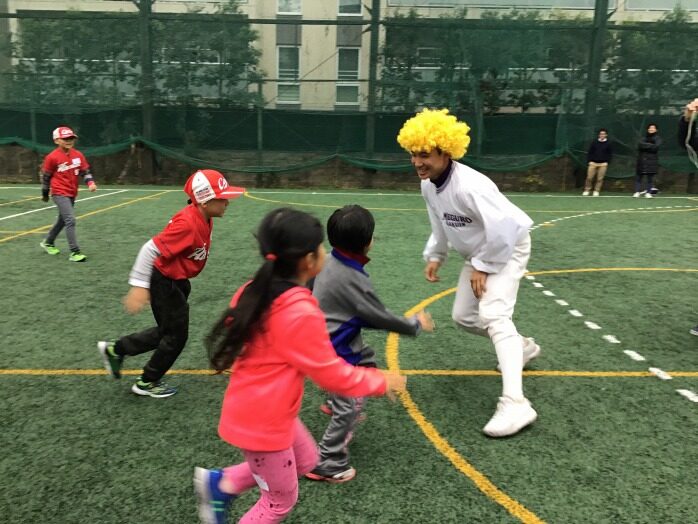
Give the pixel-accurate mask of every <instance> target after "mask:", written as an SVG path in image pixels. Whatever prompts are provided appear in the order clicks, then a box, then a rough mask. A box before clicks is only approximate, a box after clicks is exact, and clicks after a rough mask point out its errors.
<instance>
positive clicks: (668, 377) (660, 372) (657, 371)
mask: <svg viewBox="0 0 698 524" xmlns="http://www.w3.org/2000/svg"><path fill="white" fill-rule="evenodd" d="M649 372H650V373H652V374H653V375H654V376H656V377H657V378H658V379H661V380H671V379H672V378H673V377H672V376H671V375H670V374H669V373H667V372H666V371H663V370H661V369H659V368H649Z"/></svg>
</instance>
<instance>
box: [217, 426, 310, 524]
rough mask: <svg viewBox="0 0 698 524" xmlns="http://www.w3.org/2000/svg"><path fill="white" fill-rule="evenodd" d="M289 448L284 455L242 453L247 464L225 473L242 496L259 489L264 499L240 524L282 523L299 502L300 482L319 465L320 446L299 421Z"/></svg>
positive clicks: (226, 470) (256, 452) (282, 452)
mask: <svg viewBox="0 0 698 524" xmlns="http://www.w3.org/2000/svg"><path fill="white" fill-rule="evenodd" d="M294 429H295V436H294V438H293V444H292V445H291V447H290V448H288V449H284V450H281V451H249V450H246V449H243V450H242V454H243V456H244V457H245V462H242V463H240V464H237V465H235V466H229V467H227V468H225V469H224V473H223V474H224V475H225V476H226V478H227V479H229V480H230V481H231V482H232V484H233V486H234V487H235V492H236V493H242V492H243V491H247V490H248V489H251V488H253V487H254V486H259V490H260V492H261V494H262V495H261V496H260V497H259V500H258V501H257V503H256V504H255V505H254V506H252V507H251V508H250V510H249V511H248V512H247V513H245V514H244V515H243V517H242V518H241V519H240V523H243V524H247V523H248V522H255V523H265V524H266V523H274V522H281V521H282V520H284V519H285V518H286V516H287V515H288V514H289V513H291V510H292V509H293V506H295V505H296V501H297V500H298V478H299V477H302V476H303V475H305V474H306V473H308V472H309V471H310V470H312V469H313V468H314V467H315V466H316V465H317V462H318V450H317V444H316V443H315V440H314V439H313V436H312V435H311V434H310V432H309V431H308V429H307V428H306V427H305V426H304V425H303V423H302V422H301V421H300V419H298V418H297V419H296V422H295V428H294Z"/></svg>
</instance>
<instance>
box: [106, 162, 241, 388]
mask: <svg viewBox="0 0 698 524" xmlns="http://www.w3.org/2000/svg"><path fill="white" fill-rule="evenodd" d="M244 191H245V190H244V189H243V188H241V187H232V186H229V185H228V181H227V180H226V179H225V177H224V176H223V175H222V174H220V173H219V172H218V171H214V170H211V169H204V170H202V171H197V172H196V173H194V174H193V175H191V176H190V177H189V179H188V180H187V183H186V184H185V186H184V192H185V193H186V194H187V195H188V196H189V205H187V207H185V208H184V209H182V210H181V211H180V212H179V213H177V214H176V215H175V216H173V217H172V219H171V220H170V222H169V223H168V224H167V226H165V229H163V230H162V232H161V233H160V234H158V235H156V236H154V237H153V238H152V239H150V240H148V242H146V243H145V244H144V245H143V247H142V248H141V250H140V252H139V253H138V257H137V258H136V263H135V264H134V266H133V269H131V274H130V276H129V280H128V283H129V284H130V285H131V286H132V287H131V289H130V290H129V292H128V294H127V295H126V297H125V298H124V307H125V308H126V311H127V312H128V313H131V314H135V313H137V312H139V311H140V310H141V309H143V307H144V306H145V305H146V304H147V303H148V302H150V307H151V308H152V310H153V316H154V317H155V322H156V323H157V326H155V327H151V328H148V329H146V330H144V331H140V332H138V333H132V334H131V335H127V336H125V337H121V338H120V339H119V340H117V341H116V342H109V341H101V342H99V343H98V344H97V349H98V350H99V352H100V354H101V355H102V359H103V360H104V365H105V367H106V369H107V371H108V372H109V373H111V375H112V376H113V377H114V378H121V366H122V364H123V361H124V357H126V356H127V355H128V356H132V355H140V354H141V353H147V352H148V351H153V350H154V352H153V354H152V356H151V357H150V360H149V361H148V363H147V364H146V365H145V367H144V368H143V374H142V375H141V377H140V378H139V379H138V381H137V382H136V383H135V384H133V386H132V387H131V391H133V392H134V393H135V394H136V395H142V396H149V397H154V398H164V397H169V396H172V395H174V394H175V393H177V389H176V388H174V387H172V386H168V385H167V384H166V383H165V382H164V381H163V380H162V377H163V376H164V375H165V373H167V371H168V370H169V369H170V368H171V367H172V365H173V364H174V363H175V361H176V360H177V357H178V356H179V354H180V353H181V352H182V350H183V349H184V346H185V344H186V343H187V338H188V337H189V304H188V303H187V299H188V298H189V292H190V291H191V284H190V283H189V279H190V278H194V277H195V276H197V275H198V274H199V273H201V271H202V270H203V269H204V266H205V265H206V261H207V260H208V255H209V253H210V251H211V233H212V232H213V220H212V219H213V217H222V216H223V214H224V213H225V210H226V209H227V207H228V200H229V199H231V198H236V197H239V196H241V195H242V194H243V193H244Z"/></svg>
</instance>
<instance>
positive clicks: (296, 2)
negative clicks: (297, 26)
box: [276, 0, 301, 15]
mask: <svg viewBox="0 0 698 524" xmlns="http://www.w3.org/2000/svg"><path fill="white" fill-rule="evenodd" d="M276 14H278V15H299V14H301V0H278V3H277V4H276Z"/></svg>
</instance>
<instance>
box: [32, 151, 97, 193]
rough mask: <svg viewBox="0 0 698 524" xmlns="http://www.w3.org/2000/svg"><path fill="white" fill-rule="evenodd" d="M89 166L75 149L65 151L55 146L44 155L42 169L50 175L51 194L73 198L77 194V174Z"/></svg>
mask: <svg viewBox="0 0 698 524" xmlns="http://www.w3.org/2000/svg"><path fill="white" fill-rule="evenodd" d="M89 167H90V164H88V163H87V160H86V159H85V156H84V155H83V154H82V153H81V152H80V151H78V150H77V149H74V148H73V149H70V150H69V151H68V152H67V153H66V152H65V151H63V150H62V149H61V148H60V147H57V148H56V149H54V150H53V151H51V152H50V153H49V154H48V155H46V158H44V166H43V168H42V169H43V171H44V173H48V174H50V175H51V194H52V195H61V196H67V197H71V198H75V197H76V196H78V182H79V180H78V175H79V174H80V171H87V170H88V168H89Z"/></svg>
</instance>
